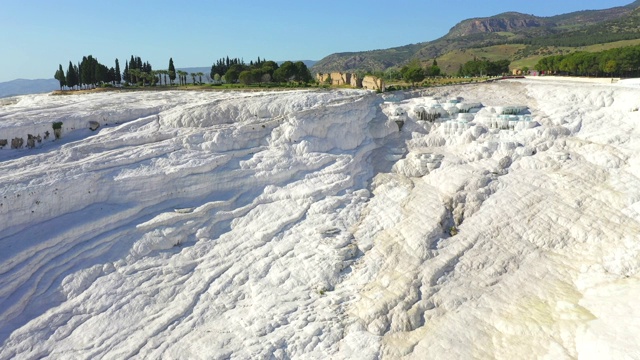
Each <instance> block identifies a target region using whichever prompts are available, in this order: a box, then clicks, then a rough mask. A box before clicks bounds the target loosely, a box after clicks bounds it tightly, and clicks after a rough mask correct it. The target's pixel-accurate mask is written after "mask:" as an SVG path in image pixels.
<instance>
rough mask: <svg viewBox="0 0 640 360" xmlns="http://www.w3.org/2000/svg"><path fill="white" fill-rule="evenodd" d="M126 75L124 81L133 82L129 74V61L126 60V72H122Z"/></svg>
mask: <svg viewBox="0 0 640 360" xmlns="http://www.w3.org/2000/svg"><path fill="white" fill-rule="evenodd" d="M122 74H123V75H124V81H125V82H128V83H131V77H130V76H129V62H128V61H125V62H124V73H122Z"/></svg>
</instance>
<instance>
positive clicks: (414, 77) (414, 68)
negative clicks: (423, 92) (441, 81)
mask: <svg viewBox="0 0 640 360" xmlns="http://www.w3.org/2000/svg"><path fill="white" fill-rule="evenodd" d="M400 74H402V79H403V80H404V81H406V82H409V83H411V84H412V85H414V86H415V84H416V83H417V82H420V81H422V80H424V70H423V69H422V65H421V64H420V62H419V61H418V60H413V61H411V62H410V63H409V64H408V65H405V66H403V67H402V69H400Z"/></svg>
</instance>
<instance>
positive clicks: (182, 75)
mask: <svg viewBox="0 0 640 360" xmlns="http://www.w3.org/2000/svg"><path fill="white" fill-rule="evenodd" d="M189 75H191V79H192V82H193V83H194V84H195V83H200V84H202V77H203V76H205V74H204V73H202V72H192V73H188V72H186V71H182V70H176V68H175V65H174V63H173V58H170V59H169V66H168V67H167V69H166V70H165V69H162V70H153V68H152V66H151V64H150V63H149V62H148V61H146V62H145V61H143V60H142V58H140V57H139V56H133V55H131V59H130V60H129V61H126V62H125V66H124V71H122V73H121V72H120V63H119V61H118V59H116V60H115V66H114V67H111V68H108V67H107V66H106V65H104V64H101V63H100V62H99V61H98V60H97V59H96V58H94V57H93V56H91V55H89V56H85V57H83V58H82V61H81V62H79V63H78V64H75V65H74V64H73V63H72V62H71V61H69V67H68V68H67V71H66V73H65V71H64V70H63V68H62V64H60V65H59V66H58V70H56V72H55V75H54V78H55V79H56V80H58V81H59V83H60V89H63V88H64V87H67V88H69V89H80V88H90V87H96V86H98V85H100V84H113V85H115V84H120V83H122V82H124V83H125V84H137V85H139V86H146V85H147V84H148V85H151V86H155V85H157V84H160V85H165V86H166V85H167V83H168V84H169V85H173V84H174V81H175V80H176V79H177V80H178V84H179V85H186V84H187V79H188V78H187V76H189ZM208 75H209V81H213V83H222V82H225V83H242V84H245V85H250V84H254V83H271V82H278V83H283V82H293V81H295V82H298V83H308V82H310V81H311V80H312V79H313V77H312V76H311V72H310V71H309V69H308V68H307V66H306V65H305V64H304V63H303V62H302V61H297V62H295V63H294V62H291V61H285V62H284V63H282V65H278V63H276V62H275V61H271V60H269V61H267V60H264V59H260V57H258V60H257V61H255V62H254V61H250V62H249V64H246V63H245V62H244V61H243V60H242V59H239V58H229V57H228V56H227V57H226V58H221V59H219V60H217V61H216V62H215V63H214V64H213V65H212V66H211V72H210V74H208ZM167 79H168V80H169V81H168V82H167Z"/></svg>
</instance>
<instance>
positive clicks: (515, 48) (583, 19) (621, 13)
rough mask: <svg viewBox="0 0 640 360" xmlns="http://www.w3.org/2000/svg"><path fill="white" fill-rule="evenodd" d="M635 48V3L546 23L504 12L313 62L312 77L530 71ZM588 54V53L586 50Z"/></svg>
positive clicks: (638, 4)
mask: <svg viewBox="0 0 640 360" xmlns="http://www.w3.org/2000/svg"><path fill="white" fill-rule="evenodd" d="M638 42H640V0H638V1H635V2H633V3H631V4H629V5H626V6H620V7H615V8H611V9H605V10H588V11H579V12H574V13H569V14H563V15H558V16H552V17H536V16H533V15H526V14H520V13H517V12H508V13H503V14H498V15H495V16H491V17H487V18H475V19H468V20H464V21H462V22H460V23H458V24H457V25H455V26H454V27H453V28H452V29H451V31H450V32H449V33H448V34H447V35H445V36H443V37H442V38H440V39H437V40H434V41H430V42H423V43H418V44H411V45H405V46H400V47H395V48H390V49H383V50H373V51H365V52H347V53H336V54H332V55H329V56H327V57H325V58H324V59H322V60H320V61H318V62H317V63H316V64H315V65H314V66H313V67H312V69H311V70H312V71H313V72H331V71H368V72H376V71H384V70H387V69H398V68H400V67H401V66H403V65H405V64H407V63H408V62H409V61H410V60H412V59H418V60H419V61H421V62H422V63H423V64H425V65H426V64H430V63H431V62H432V61H433V59H434V58H437V59H438V64H439V66H440V68H441V69H442V70H443V71H444V72H445V73H447V74H453V73H455V72H457V70H458V68H459V67H460V65H461V64H463V63H465V62H466V61H469V60H473V59H474V58H477V59H487V60H492V61H495V60H503V59H507V60H510V61H511V62H512V68H520V67H524V66H527V67H530V68H532V67H533V65H535V64H536V63H537V61H538V60H539V59H540V58H542V57H544V56H549V55H556V54H567V53H571V52H575V51H600V50H603V49H605V48H611V47H621V46H628V45H635V44H637V43H638ZM591 49H593V50H591Z"/></svg>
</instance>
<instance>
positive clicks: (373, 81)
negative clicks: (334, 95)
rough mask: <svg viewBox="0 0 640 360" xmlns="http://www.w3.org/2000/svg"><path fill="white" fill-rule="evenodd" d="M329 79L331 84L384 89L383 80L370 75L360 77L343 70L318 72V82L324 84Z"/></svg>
mask: <svg viewBox="0 0 640 360" xmlns="http://www.w3.org/2000/svg"><path fill="white" fill-rule="evenodd" d="M329 79H331V85H338V86H339V85H350V86H352V87H354V88H365V89H369V90H381V91H384V81H382V79H380V78H377V77H375V76H372V75H367V76H365V77H364V78H362V79H360V78H359V77H358V75H356V74H351V73H343V72H332V73H327V74H325V73H318V74H316V80H317V81H318V82H319V83H320V84H326V83H327V82H328V81H329Z"/></svg>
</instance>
